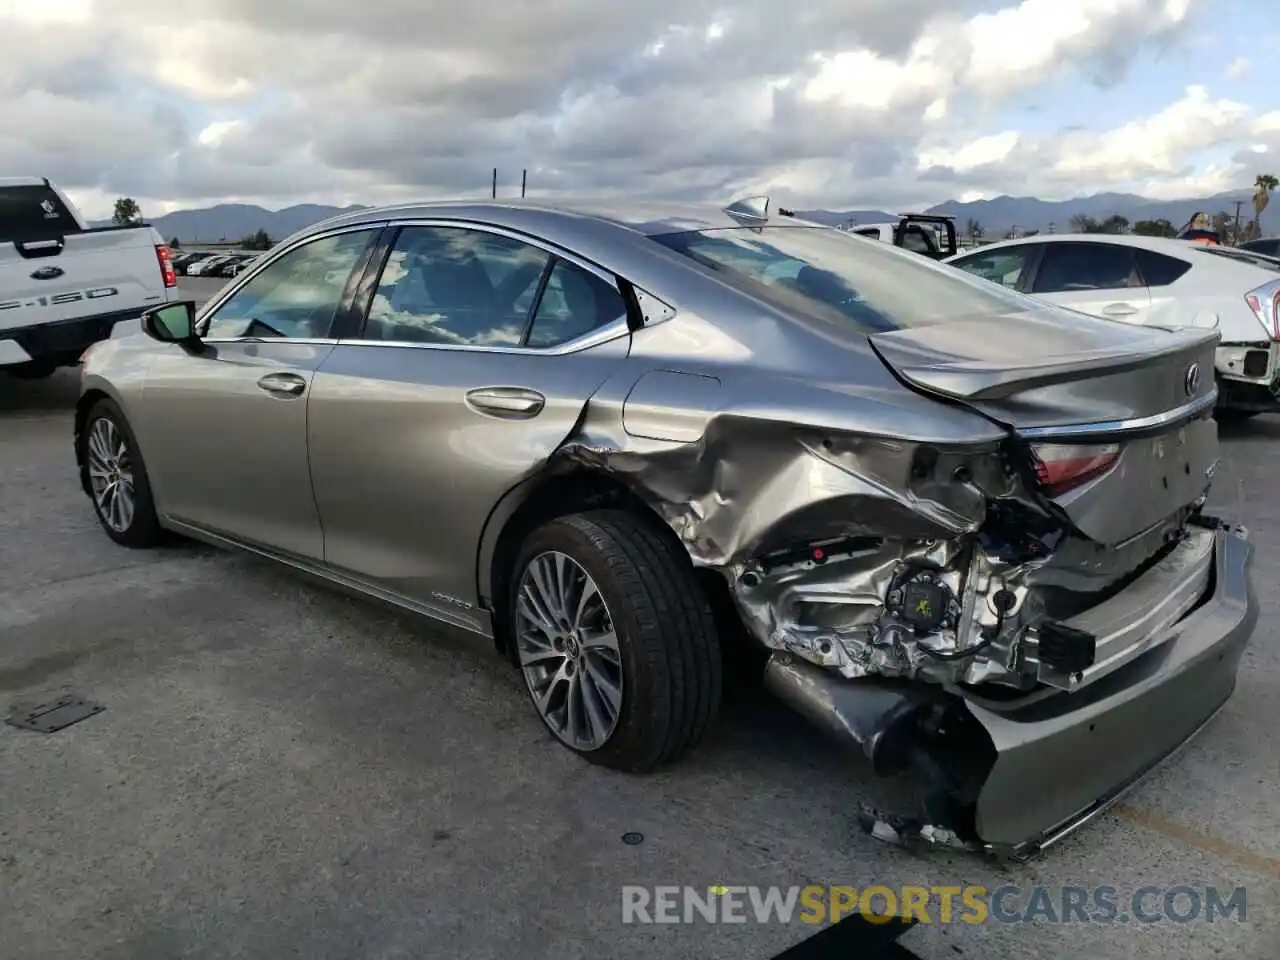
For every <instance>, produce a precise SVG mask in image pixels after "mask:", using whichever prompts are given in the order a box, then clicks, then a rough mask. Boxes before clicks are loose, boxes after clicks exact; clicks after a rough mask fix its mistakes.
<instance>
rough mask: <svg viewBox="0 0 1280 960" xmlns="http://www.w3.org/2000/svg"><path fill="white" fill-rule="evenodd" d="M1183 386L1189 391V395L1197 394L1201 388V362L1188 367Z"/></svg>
mask: <svg viewBox="0 0 1280 960" xmlns="http://www.w3.org/2000/svg"><path fill="white" fill-rule="evenodd" d="M1182 387H1183V389H1184V390H1186V391H1187V396H1188V397H1194V396H1195V395H1196V391H1198V390H1199V389H1200V364H1198V363H1193V364H1192V365H1191V366H1189V367H1187V375H1186V377H1185V378H1183V381H1182Z"/></svg>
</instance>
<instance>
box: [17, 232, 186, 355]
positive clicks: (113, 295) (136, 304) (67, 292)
mask: <svg viewBox="0 0 1280 960" xmlns="http://www.w3.org/2000/svg"><path fill="white" fill-rule="evenodd" d="M157 237H158V235H157V234H156V233H155V231H154V230H152V229H151V228H150V227H133V228H124V229H113V228H109V229H103V230H88V231H84V232H79V233H68V234H66V235H64V236H62V237H60V238H58V239H51V240H32V241H27V242H25V243H24V242H21V241H16V242H15V241H8V242H5V243H0V332H2V331H5V330H12V329H16V328H23V327H33V326H38V325H41V324H47V323H58V322H61V321H67V320H78V319H83V318H88V317H93V316H97V315H99V314H108V313H113V314H114V313H122V312H125V311H130V310H138V311H141V310H142V309H143V308H145V307H148V306H151V305H153V304H156V303H162V302H164V301H165V300H167V299H168V296H167V288H166V287H165V284H164V275H163V273H162V272H161V266H160V261H159V260H158V258H157V255H156V243H157V242H158V239H157Z"/></svg>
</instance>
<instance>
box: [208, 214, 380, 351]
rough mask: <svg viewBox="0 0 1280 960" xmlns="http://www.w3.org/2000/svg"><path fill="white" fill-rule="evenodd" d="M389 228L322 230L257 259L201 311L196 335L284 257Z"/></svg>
mask: <svg viewBox="0 0 1280 960" xmlns="http://www.w3.org/2000/svg"><path fill="white" fill-rule="evenodd" d="M386 225H387V222H386V221H385V220H379V221H375V222H370V223H361V224H356V225H351V226H343V227H335V228H334V229H332V230H323V231H321V232H319V233H313V234H309V235H308V236H305V237H300V238H298V239H297V240H295V241H294V242H293V243H291V244H289V245H288V246H284V245H283V244H282V245H280V246H278V247H277V248H275V249H273V250H270V251H269V252H267V253H264V254H262V255H261V256H260V257H258V259H257V261H255V262H254V264H253V266H252V267H250V268H249V269H248V270H246V271H244V272H243V273H240V274H238V275H237V276H236V277H234V278H233V279H232V281H231V282H230V283H228V284H227V285H226V286H225V287H223V288H222V290H221V291H219V293H218V294H217V295H216V296H215V297H214V298H213V299H211V300H210V301H209V302H208V303H206V304H205V305H204V307H203V308H201V310H200V312H199V313H198V314H197V316H196V330H197V332H198V331H199V330H200V327H201V325H202V324H203V325H204V328H205V329H206V330H207V329H208V324H209V322H212V320H213V316H214V314H216V313H217V312H218V311H219V310H220V309H222V305H223V304H224V303H226V302H227V301H228V300H230V299H231V298H232V297H234V296H235V295H236V294H237V293H239V292H240V290H241V289H242V288H243V287H244V285H245V284H247V283H249V282H250V281H251V280H252V279H253V278H254V277H256V276H257V275H258V274H259V273H261V272H262V271H263V270H266V269H267V268H268V267H270V266H271V265H272V264H273V263H275V262H276V261H277V260H279V259H280V258H281V257H284V256H287V255H288V254H290V253H292V252H293V251H294V250H297V249H299V248H301V247H305V246H306V245H307V244H309V243H315V242H316V241H318V240H327V239H328V238H330V237H337V236H341V235H342V234H346V233H362V232H370V233H374V234H376V233H377V232H378V231H379V230H381V229H382V228H383V227H385V226H386ZM202 339H203V338H202ZM280 339H281V340H287V341H288V342H289V343H337V342H338V341H337V340H331V339H326V338H320V339H310V340H307V339H298V340H294V339H292V338H290V337H281V338H280ZM262 340H263V338H261V337H215V338H212V339H208V340H205V341H204V342H205V343H244V342H249V343H258V342H262Z"/></svg>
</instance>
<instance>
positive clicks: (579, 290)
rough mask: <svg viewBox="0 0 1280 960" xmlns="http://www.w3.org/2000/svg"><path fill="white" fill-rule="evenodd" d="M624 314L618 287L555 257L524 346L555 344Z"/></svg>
mask: <svg viewBox="0 0 1280 960" xmlns="http://www.w3.org/2000/svg"><path fill="white" fill-rule="evenodd" d="M626 315H627V304H626V301H625V300H623V299H622V294H620V293H619V292H618V288H617V287H615V286H613V285H612V284H609V283H605V281H603V280H601V279H600V278H599V277H597V276H596V275H595V274H593V273H588V272H587V271H586V270H582V269H580V268H579V267H576V266H574V265H573V264H571V263H566V262H565V261H563V260H557V261H556V264H555V266H554V267H552V268H551V275H550V276H549V277H548V278H547V286H546V289H545V290H543V293H542V299H541V300H539V301H538V312H537V313H535V314H534V315H533V326H532V328H531V329H530V330H529V337H528V340H527V342H526V344H525V345H526V346H530V347H542V348H546V347H558V346H559V345H560V344H562V343H568V342H569V341H570V340H576V339H577V338H578V337H582V336H585V335H586V334H588V333H590V332H591V331H592V330H595V329H597V328H599V327H603V326H606V325H607V324H610V323H612V322H613V321H614V320H618V319H621V318H623V317H625V316H626Z"/></svg>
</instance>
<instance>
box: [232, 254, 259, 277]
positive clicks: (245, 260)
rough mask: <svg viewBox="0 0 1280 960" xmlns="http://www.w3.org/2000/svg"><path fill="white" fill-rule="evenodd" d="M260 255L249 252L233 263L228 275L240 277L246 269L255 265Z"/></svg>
mask: <svg viewBox="0 0 1280 960" xmlns="http://www.w3.org/2000/svg"><path fill="white" fill-rule="evenodd" d="M258 256H259V255H258V254H256V253H255V254H249V255H248V256H245V257H241V258H240V259H239V260H237V261H236V262H235V263H233V264H232V265H231V267H230V272H229V273H228V274H227V276H229V277H238V276H239V275H240V274H241V273H243V272H244V271H245V270H248V269H249V268H250V267H251V266H253V264H254V261H255V260H257V259H258Z"/></svg>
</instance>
